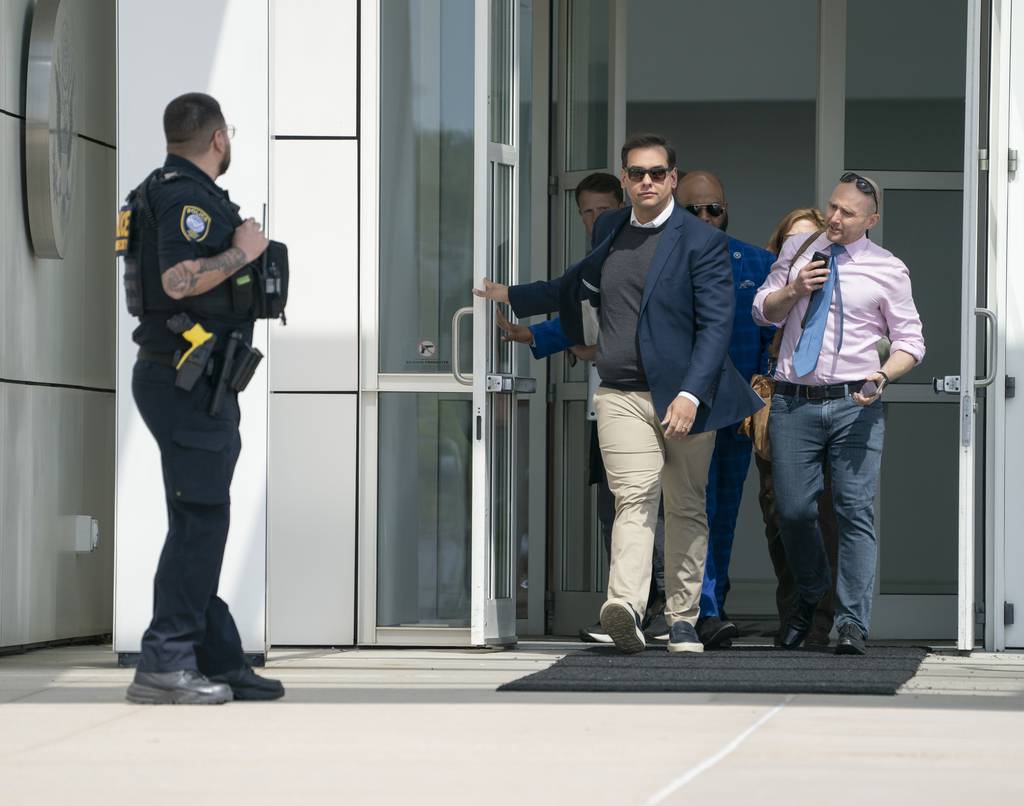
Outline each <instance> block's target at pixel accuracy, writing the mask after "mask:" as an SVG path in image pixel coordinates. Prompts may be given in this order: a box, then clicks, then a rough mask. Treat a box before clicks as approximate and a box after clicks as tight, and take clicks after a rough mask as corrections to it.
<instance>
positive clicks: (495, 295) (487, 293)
mask: <svg viewBox="0 0 1024 806" xmlns="http://www.w3.org/2000/svg"><path fill="white" fill-rule="evenodd" d="M473 295H474V296H477V297H483V298H484V299H491V300H494V301H495V302H504V303H505V304H506V305H508V286H507V285H503V284H502V283H493V282H491V281H490V280H488V279H487V278H486V277H484V287H483V289H480V288H474V289H473Z"/></svg>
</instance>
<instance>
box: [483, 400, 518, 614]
mask: <svg viewBox="0 0 1024 806" xmlns="http://www.w3.org/2000/svg"><path fill="white" fill-rule="evenodd" d="M511 448H512V395H493V396H492V397H491V457H492V459H491V533H492V535H493V537H492V542H491V545H492V546H493V550H492V552H491V579H490V586H489V593H490V595H491V597H492V598H494V599H507V598H509V595H510V592H509V585H510V582H511V577H512V573H511V571H512V461H513V459H512V450H511Z"/></svg>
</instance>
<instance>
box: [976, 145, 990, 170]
mask: <svg viewBox="0 0 1024 806" xmlns="http://www.w3.org/2000/svg"><path fill="white" fill-rule="evenodd" d="M978 170H979V171H982V172H984V171H987V170H988V149H987V148H979V149H978Z"/></svg>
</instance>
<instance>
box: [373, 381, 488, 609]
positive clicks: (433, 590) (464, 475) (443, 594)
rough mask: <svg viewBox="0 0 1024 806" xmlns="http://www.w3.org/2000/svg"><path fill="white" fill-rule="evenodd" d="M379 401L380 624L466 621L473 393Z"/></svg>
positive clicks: (386, 396)
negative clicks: (470, 394) (471, 396)
mask: <svg viewBox="0 0 1024 806" xmlns="http://www.w3.org/2000/svg"><path fill="white" fill-rule="evenodd" d="M379 400H380V404H379V409H378V414H379V422H378V432H379V445H380V448H379V454H378V457H377V461H378V487H377V501H378V503H377V513H378V514H377V517H378V527H377V529H378V532H377V624H378V625H379V626H381V627H401V626H447V627H466V626H469V619H470V554H471V518H470V514H471V506H470V504H471V494H470V490H471V477H472V450H471V448H472V441H471V438H472V435H471V419H472V416H471V414H472V401H471V398H470V396H469V395H460V394H413V393H402V392H393V393H382V394H381V395H380V396H379Z"/></svg>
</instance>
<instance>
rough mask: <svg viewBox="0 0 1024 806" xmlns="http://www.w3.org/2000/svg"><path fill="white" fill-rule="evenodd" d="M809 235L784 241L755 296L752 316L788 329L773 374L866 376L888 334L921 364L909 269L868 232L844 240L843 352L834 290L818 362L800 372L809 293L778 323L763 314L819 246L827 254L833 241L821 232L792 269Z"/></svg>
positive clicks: (839, 379) (793, 378)
mask: <svg viewBox="0 0 1024 806" xmlns="http://www.w3.org/2000/svg"><path fill="white" fill-rule="evenodd" d="M806 240H807V235H805V234H799V235H793V236H792V237H790V238H788V239H787V240H786V242H785V243H784V244H783V245H782V252H781V254H780V255H779V258H778V260H776V261H775V263H774V265H773V266H772V270H771V273H770V274H769V275H768V279H767V280H765V282H764V285H762V286H761V287H760V288H759V289H758V290H757V294H756V295H755V296H754V306H753V315H754V321H755V322H757V323H758V324H761V325H778V326H780V327H784V328H785V330H784V332H783V335H782V346H781V347H780V349H779V363H778V367H777V368H776V370H775V377H776V378H777V379H779V380H782V381H789V382H790V383H799V384H805V385H807V386H823V385H826V384H833V383H848V382H851V381H859V380H863V379H864V378H866V377H867V376H868V375H870V374H871V373H872V372H876V371H878V369H879V368H880V364H879V360H878V350H877V347H876V345H877V344H878V341H879V339H881V338H882V337H883V336H888V338H889V340H890V341H891V342H892V349H893V350H894V351H895V350H902V351H903V352H905V353H909V354H910V355H912V356H913V357H914V359H915V360H916V361H917V363H919V364H920V363H921V360H922V359H923V358H924V337H923V336H922V334H921V317H920V315H919V314H918V312H917V306H916V305H914V297H913V295H912V294H911V290H910V272H909V271H908V270H907V267H906V266H905V265H904V264H903V261H901V260H900V259H899V258H897V257H894V256H893V254H892V252H889V251H887V250H885V249H883V248H882V247H880V246H878V245H877V244H875V243H873V242H872V241H871V240H869V239H868V238H867V236H865V237H862V238H861V239H860V240H859V241H854V242H853V243H851V244H846V247H845V248H846V251H845V252H844V253H842V254H841V255H840V256H839V257H838V258H837V263H838V267H839V284H840V287H841V290H842V294H843V349H842V353H841V354H837V353H836V299H835V296H834V295H833V298H832V306H831V307H830V308H829V314H828V322H827V323H826V325H825V338H824V340H823V341H822V345H821V357H820V358H819V359H818V365H817V367H816V368H815V369H814V371H813V372H809V373H808V374H806V375H804V376H802V377H801V376H798V375H797V374H796V372H795V370H794V369H793V351H794V350H796V345H797V343H798V342H799V341H800V334H801V333H803V328H802V327H801V326H800V323H801V322H802V321H803V318H804V313H805V312H806V311H807V305H808V304H809V302H810V297H809V296H807V297H800V298H799V299H798V300H797V301H796V304H795V305H794V306H793V307H792V308H791V309H790V312H789V315H788V316H787V317H785V318H784V319H782V320H781V321H779V322H773V321H771V320H770V319H768V318H767V317H766V316H765V313H764V301H765V300H766V299H767V298H768V295H769V294H771V293H773V292H775V291H778V290H779V289H780V288H784V287H785V286H786V284H787V282H788V281H790V280H792V278H793V277H796V274H797V272H799V271H800V269H802V268H803V267H804V266H806V265H807V264H808V263H810V261H811V255H812V254H814V252H815V251H819V252H825V253H826V254H828V251H829V247H830V246H831V245H832V244H831V241H829V240H828V238H827V237H825V234H824V233H822V235H821V236H820V237H819V238H818V239H817V240H815V241H814V242H813V243H811V244H810V245H809V246H808V247H807V249H805V250H804V253H803V254H802V255H801V256H800V257H799V258H798V259H797V261H796V263H794V264H793V269H792V272H790V270H789V263H790V261H791V260H792V259H793V255H794V254H796V251H797V250H798V249H799V248H800V246H801V245H802V244H803V243H804V241H806ZM787 277H788V279H787Z"/></svg>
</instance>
